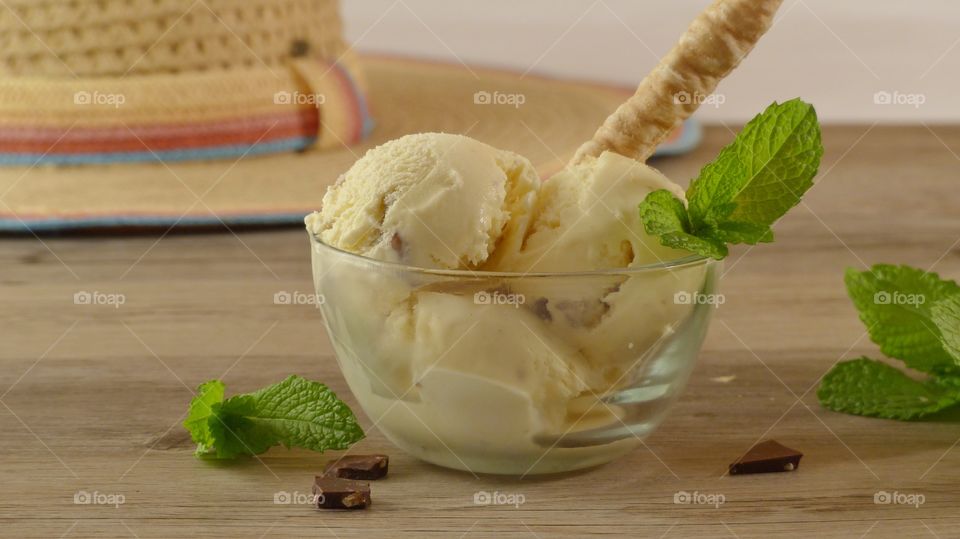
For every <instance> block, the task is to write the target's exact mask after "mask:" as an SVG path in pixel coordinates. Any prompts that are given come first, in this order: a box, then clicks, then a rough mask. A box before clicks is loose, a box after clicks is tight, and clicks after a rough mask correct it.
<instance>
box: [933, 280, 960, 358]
mask: <svg viewBox="0 0 960 539" xmlns="http://www.w3.org/2000/svg"><path fill="white" fill-rule="evenodd" d="M930 314H931V316H932V317H933V323H934V324H936V326H937V329H939V330H940V337H941V344H942V345H943V348H944V350H946V351H947V353H948V354H950V355H951V356H952V357H953V360H954V361H956V362H958V363H960V295H954V296H950V297H948V298H945V299H942V300H940V301H937V302H935V303H934V304H933V307H931V308H930Z"/></svg>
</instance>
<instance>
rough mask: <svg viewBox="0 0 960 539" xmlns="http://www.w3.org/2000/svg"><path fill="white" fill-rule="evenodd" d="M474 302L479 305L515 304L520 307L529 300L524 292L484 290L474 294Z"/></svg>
mask: <svg viewBox="0 0 960 539" xmlns="http://www.w3.org/2000/svg"><path fill="white" fill-rule="evenodd" d="M473 302H474V303H475V304H477V305H513V306H514V307H517V308H518V309H519V308H520V306H521V305H523V304H524V303H526V302H527V297H526V296H524V295H523V294H507V293H504V292H500V291H497V290H494V291H493V292H487V291H486V290H483V291H481V292H477V293H476V294H474V295H473Z"/></svg>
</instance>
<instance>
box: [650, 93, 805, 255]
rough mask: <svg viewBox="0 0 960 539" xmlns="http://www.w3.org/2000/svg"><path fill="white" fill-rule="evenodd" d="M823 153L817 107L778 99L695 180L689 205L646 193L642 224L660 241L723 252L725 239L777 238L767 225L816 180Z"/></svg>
mask: <svg viewBox="0 0 960 539" xmlns="http://www.w3.org/2000/svg"><path fill="white" fill-rule="evenodd" d="M822 155H823V145H822V143H821V141H820V124H819V123H818V122H817V114H816V111H815V110H814V109H813V107H812V106H811V105H808V104H807V103H804V102H803V101H800V100H799V99H794V100H791V101H787V102H786V103H783V104H779V103H773V104H772V105H770V106H769V107H767V110H765V111H764V112H763V113H761V114H759V115H757V116H756V117H755V118H754V119H752V120H750V122H749V123H747V125H746V126H745V127H744V128H743V130H742V131H741V132H740V133H739V134H738V135H737V137H736V139H734V141H733V143H731V144H730V145H729V146H727V147H725V148H724V149H723V150H722V151H721V152H720V155H719V156H717V158H716V159H715V160H714V161H713V162H712V163H710V164H708V165H707V166H705V167H704V168H703V170H701V171H700V175H699V176H698V177H697V178H696V179H695V180H693V181H692V182H691V184H690V188H689V189H688V190H687V200H688V201H689V207H688V208H686V207H685V208H683V211H682V212H680V210H679V209H678V208H677V203H675V202H672V201H668V200H666V196H665V195H662V194H657V193H658V192H656V191H655V192H653V193H650V194H649V195H647V198H646V199H645V200H644V203H642V204H641V207H640V213H641V220H642V221H643V225H644V229H645V230H646V231H647V233H648V234H651V235H657V236H659V237H660V243H661V244H663V245H666V246H669V247H679V248H686V249H688V250H691V251H693V252H696V253H698V254H701V255H704V256H711V257H713V258H718V259H719V258H723V257H724V256H726V255H727V248H726V244H730V243H746V244H756V243H760V242H770V241H773V231H772V230H771V228H770V227H771V226H772V225H773V223H774V222H776V220H777V219H779V218H780V217H782V216H783V215H784V214H785V213H786V212H787V210H789V209H790V208H792V207H793V206H795V205H797V203H799V202H800V197H801V196H802V195H803V194H804V193H805V192H806V191H807V190H808V189H809V188H810V187H811V186H812V185H813V178H814V176H816V174H817V169H818V167H819V166H820V158H821V156H822ZM668 194H669V193H668ZM671 197H672V195H671ZM674 198H675V197H674ZM678 202H679V204H680V206H682V205H683V203H682V201H678ZM691 237H695V238H698V239H699V241H695V240H694V239H692V238H691ZM721 246H722V248H721Z"/></svg>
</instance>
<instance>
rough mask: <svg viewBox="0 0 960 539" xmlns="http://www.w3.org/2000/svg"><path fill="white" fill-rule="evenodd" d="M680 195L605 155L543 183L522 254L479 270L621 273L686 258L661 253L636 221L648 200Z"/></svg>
mask: <svg viewBox="0 0 960 539" xmlns="http://www.w3.org/2000/svg"><path fill="white" fill-rule="evenodd" d="M658 189H667V190H669V191H671V192H672V193H673V194H674V195H676V196H677V197H678V198H680V199H681V200H683V199H684V193H683V189H682V188H681V187H680V186H679V185H677V184H675V183H673V182H672V181H670V180H669V179H667V177H666V176H664V175H663V174H661V173H660V172H659V171H657V170H656V169H654V168H651V167H649V166H647V165H644V164H642V163H640V162H638V161H635V160H633V159H630V158H628V157H624V156H622V155H619V154H615V153H611V152H604V153H603V154H601V155H600V157H596V158H594V157H588V158H585V159H584V160H583V161H581V162H580V163H579V164H577V165H574V166H572V167H569V168H567V169H564V170H563V171H561V172H559V173H557V174H556V175H554V176H553V177H551V178H550V179H549V180H547V181H546V182H544V183H543V186H542V188H541V190H540V196H539V197H538V199H537V203H536V206H535V207H534V210H533V217H532V221H531V223H530V228H529V230H528V232H527V237H526V239H525V241H524V244H523V248H522V249H521V250H519V251H510V250H503V251H501V252H498V253H495V254H494V256H493V258H492V259H491V261H490V262H489V263H488V264H487V266H486V268H487V269H491V270H500V271H517V272H552V271H565V272H569V271H590V270H598V269H611V268H623V267H627V266H636V265H643V264H650V263H655V262H661V261H666V260H674V259H677V258H680V257H682V256H684V255H685V254H686V253H684V252H682V251H676V250H674V249H670V248H668V247H664V246H662V245H660V243H659V241H658V240H657V239H656V238H654V237H652V236H650V235H648V234H647V233H646V232H645V231H644V229H643V223H642V222H641V221H640V213H639V209H638V208H639V206H640V203H641V202H642V201H643V199H644V198H646V196H647V194H649V193H650V192H652V191H656V190H658Z"/></svg>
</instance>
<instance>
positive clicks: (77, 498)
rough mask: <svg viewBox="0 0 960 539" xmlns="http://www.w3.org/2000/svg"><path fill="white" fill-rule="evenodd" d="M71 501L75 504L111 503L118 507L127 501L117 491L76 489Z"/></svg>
mask: <svg viewBox="0 0 960 539" xmlns="http://www.w3.org/2000/svg"><path fill="white" fill-rule="evenodd" d="M73 503H74V504H75V505H112V506H114V507H120V506H121V505H123V504H125V503H127V497H126V496H124V495H123V494H119V493H107V492H98V491H96V490H95V491H93V492H88V491H86V490H78V491H76V492H75V493H73Z"/></svg>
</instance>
